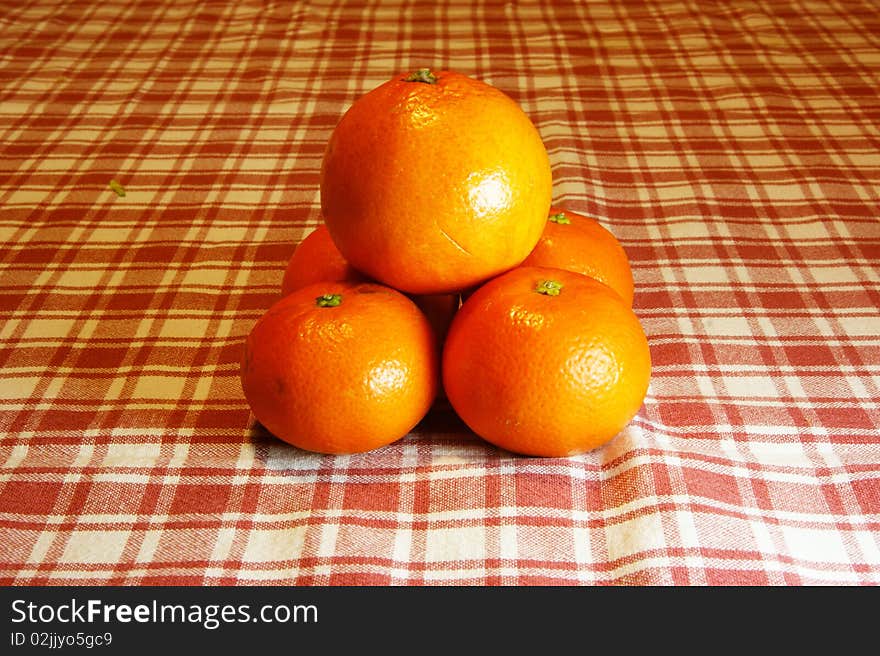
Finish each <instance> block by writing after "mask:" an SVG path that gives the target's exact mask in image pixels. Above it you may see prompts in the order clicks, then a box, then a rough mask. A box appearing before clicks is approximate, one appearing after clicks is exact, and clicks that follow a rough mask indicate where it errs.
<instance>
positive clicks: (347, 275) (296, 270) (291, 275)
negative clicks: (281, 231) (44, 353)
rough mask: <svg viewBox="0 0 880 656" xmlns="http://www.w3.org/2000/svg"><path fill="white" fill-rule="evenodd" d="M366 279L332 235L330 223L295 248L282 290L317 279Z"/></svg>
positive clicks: (304, 284)
mask: <svg viewBox="0 0 880 656" xmlns="http://www.w3.org/2000/svg"><path fill="white" fill-rule="evenodd" d="M334 280H335V281H341V280H349V281H366V277H365V276H364V275H363V274H362V273H360V272H359V271H357V270H356V269H354V268H353V267H352V266H351V265H350V264H349V263H348V262H347V261H346V260H345V258H344V257H342V253H340V252H339V249H338V248H336V244H334V243H333V240H332V239H331V238H330V232H329V231H328V230H327V226H326V225H323V224H321V225H319V226H318V227H317V228H316V229H315V230H313V231H312V232H310V233H309V234H308V236H306V238H305V239H303V240H302V241H301V242H300V243H299V244H298V245H297V247H296V249H294V251H293V255H291V256H290V260H289V261H288V263H287V268H286V269H285V271H284V277H283V278H282V280H281V293H282V294H284V295H285V296H286V295H287V294H289V293H290V292H292V291H294V290H296V289H299V288H300V287H305V286H306V285H311V284H312V283H316V282H329V281H334Z"/></svg>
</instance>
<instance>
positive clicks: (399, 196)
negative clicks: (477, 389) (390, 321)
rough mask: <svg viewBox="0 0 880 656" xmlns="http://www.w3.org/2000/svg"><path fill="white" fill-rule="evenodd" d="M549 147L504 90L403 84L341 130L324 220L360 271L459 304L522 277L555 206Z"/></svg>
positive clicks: (327, 167) (392, 83)
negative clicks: (486, 285) (517, 273)
mask: <svg viewBox="0 0 880 656" xmlns="http://www.w3.org/2000/svg"><path fill="white" fill-rule="evenodd" d="M551 183H552V181H551V171H550V160H549V157H548V155H547V150H546V148H545V147H544V144H543V142H542V140H541V136H540V134H539V133H538V131H537V129H536V128H535V126H534V125H533V123H532V122H531V121H530V120H529V117H528V116H527V115H526V114H525V112H524V111H523V110H522V108H521V107H520V106H519V105H518V104H517V103H516V102H515V101H514V100H513V99H511V98H510V97H509V96H507V95H505V94H504V93H503V92H502V91H500V90H499V89H497V88H495V87H493V86H491V85H489V84H487V83H485V82H482V81H480V80H477V79H474V78H471V77H468V76H466V75H463V74H461V73H457V72H454V71H445V70H441V71H434V72H432V71H430V70H428V69H420V70H419V71H417V72H415V73H412V74H403V75H398V76H395V77H394V78H392V79H391V80H388V81H387V82H385V83H383V84H381V85H379V86H378V87H376V88H374V89H373V90H371V91H369V92H367V93H366V94H364V95H362V96H361V97H359V98H358V99H357V100H355V101H354V103H353V104H352V105H351V106H350V107H349V109H348V110H347V111H346V112H345V114H344V115H343V116H342V118H341V119H340V121H339V123H338V124H337V125H336V127H335V129H334V130H333V132H332V134H331V136H330V139H329V141H328V144H327V147H326V150H325V153H324V158H323V162H322V167H321V182H320V196H321V210H322V213H323V214H324V218H325V222H326V224H327V227H328V229H329V231H330V235H331V236H332V238H333V241H334V242H335V244H336V246H337V247H338V248H339V250H340V252H341V253H342V254H343V256H344V257H345V259H346V260H347V261H348V262H350V263H351V265H352V266H353V267H355V268H356V269H358V270H360V271H362V272H364V273H365V274H367V275H368V276H370V277H371V278H374V279H376V280H377V281H380V282H382V283H385V284H387V285H389V286H391V287H394V288H395V289H398V290H400V291H404V292H409V293H414V294H442V293H450V292H458V291H460V290H462V289H465V288H467V287H471V286H474V285H477V284H479V283H481V282H483V281H485V280H487V279H489V278H491V277H493V276H496V275H498V274H500V273H502V272H504V271H506V270H508V269H511V268H513V267H515V266H517V265H519V264H520V263H521V262H522V261H523V260H524V259H525V258H526V256H528V254H529V253H530V252H531V250H532V249H533V248H534V246H535V244H536V243H537V242H538V238H539V237H540V236H541V231H542V230H543V228H544V223H545V222H546V218H547V211H548V210H549V208H550V200H551Z"/></svg>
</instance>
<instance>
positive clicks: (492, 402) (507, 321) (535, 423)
mask: <svg viewBox="0 0 880 656" xmlns="http://www.w3.org/2000/svg"><path fill="white" fill-rule="evenodd" d="M442 372H443V384H444V387H445V390H446V396H447V398H448V400H449V403H450V404H451V405H452V407H453V409H454V410H455V411H456V413H457V414H458V415H459V416H460V417H461V419H462V420H463V421H464V422H465V423H466V424H467V425H468V426H470V428H471V429H472V430H473V431H474V432H475V433H476V434H477V435H479V436H481V437H482V438H483V439H485V440H487V441H489V442H491V443H493V444H495V445H496V446H498V447H501V448H503V449H507V450H509V451H513V452H515V453H520V454H525V455H532V456H547V457H558V456H568V455H573V454H578V453H583V452H586V451H590V450H592V449H595V448H597V447H599V446H602V445H603V444H605V443H607V442H608V441H610V440H611V439H612V438H613V437H615V436H616V435H617V434H618V433H619V432H620V431H621V430H622V429H623V428H624V427H625V426H626V425H627V424H628V423H629V422H630V421H631V420H632V418H633V417H634V416H635V414H636V413H637V412H638V410H639V408H640V407H641V404H642V401H643V400H644V397H645V394H646V393H647V390H648V383H649V379H650V375H651V357H650V352H649V350H648V342H647V339H646V337H645V333H644V331H643V330H642V327H641V325H640V323H639V321H638V318H637V317H636V315H635V314H634V313H633V311H632V309H631V308H630V307H629V306H628V305H626V304H625V303H624V302H623V300H622V299H621V298H620V296H619V295H618V294H617V293H615V292H614V291H612V290H611V289H610V288H609V287H608V286H606V285H604V284H603V283H601V282H599V281H597V280H595V279H593V278H589V277H587V276H584V275H581V274H578V273H573V272H571V271H565V270H562V269H553V268H549V267H519V268H516V269H514V270H512V271H510V272H508V273H505V274H503V275H501V276H499V277H497V278H495V279H493V280H491V281H489V282H487V283H486V284H485V285H483V286H482V287H480V288H479V289H478V290H477V291H475V292H474V293H473V295H472V296H471V297H470V298H468V300H466V301H465V302H464V304H463V305H462V306H461V308H459V310H458V313H457V314H456V315H455V318H454V319H453V320H452V325H451V326H450V328H449V334H448V336H447V338H446V344H445V347H444V351H443V360H442Z"/></svg>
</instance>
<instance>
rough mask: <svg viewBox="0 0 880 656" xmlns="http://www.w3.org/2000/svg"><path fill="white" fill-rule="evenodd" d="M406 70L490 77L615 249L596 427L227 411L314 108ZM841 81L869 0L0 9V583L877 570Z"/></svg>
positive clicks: (458, 579) (301, 180) (810, 581)
mask: <svg viewBox="0 0 880 656" xmlns="http://www.w3.org/2000/svg"><path fill="white" fill-rule="evenodd" d="M422 66H431V67H436V68H450V69H454V70H458V71H461V72H464V73H466V74H469V75H472V76H475V77H479V78H481V79H484V80H486V81H488V82H490V83H492V84H494V85H495V86H497V87H499V88H501V89H502V90H503V91H505V92H506V93H508V94H509V95H510V96H512V97H513V98H514V99H515V100H517V101H518V102H519V103H520V104H521V106H522V107H523V109H524V110H525V111H526V112H527V113H528V114H529V116H530V117H531V118H532V120H533V121H534V123H535V124H536V126H537V127H538V129H539V131H540V133H541V135H542V137H543V139H544V141H545V144H546V146H547V149H548V151H549V153H550V158H551V162H552V167H553V175H554V199H553V200H554V203H555V204H558V205H562V206H564V207H567V208H569V209H572V210H574V211H579V212H582V213H585V214H588V215H591V216H594V217H596V218H597V219H599V221H601V222H602V224H603V225H605V226H606V227H608V228H609V229H610V230H611V231H612V232H613V233H614V234H615V235H617V237H618V238H619V239H620V241H621V242H622V243H623V245H624V247H625V248H626V250H627V252H628V254H629V256H630V258H631V260H632V264H633V268H634V274H635V278H636V298H635V310H636V312H637V314H638V316H639V318H640V320H641V321H642V323H643V326H644V328H645V331H646V333H647V335H648V338H649V341H650V344H651V350H652V356H653V361H654V367H653V379H652V383H651V387H650V390H649V393H648V396H647V398H646V399H645V402H644V405H643V407H642V409H641V410H640V412H639V413H638V415H637V416H636V417H635V419H634V420H633V421H632V423H631V424H630V425H629V427H628V428H626V429H625V430H624V431H623V432H622V433H621V434H620V435H619V436H618V437H616V438H615V439H614V440H613V441H612V442H611V443H610V444H609V445H607V446H606V447H604V448H602V449H599V450H597V451H594V452H591V453H588V454H586V455H583V456H580V457H572V458H562V459H542V458H523V457H518V456H515V455H512V454H509V453H506V452H502V451H499V450H497V449H495V448H494V447H491V446H489V445H488V444H486V443H485V442H483V441H481V440H480V439H478V438H477V437H475V436H474V435H473V434H472V433H470V432H468V431H467V430H466V429H465V428H464V426H463V425H462V424H461V423H460V421H458V420H457V419H456V417H455V415H454V414H453V413H452V412H450V411H449V409H448V408H443V407H442V406H441V407H440V408H438V409H437V410H435V411H433V412H432V413H431V414H430V415H429V416H428V417H427V418H426V419H425V421H424V422H422V423H421V424H420V425H419V426H418V427H417V428H416V429H415V430H414V431H413V432H412V434H410V435H408V436H407V437H406V438H404V439H402V440H401V441H399V442H397V443H395V444H393V445H391V446H388V447H385V448H382V449H379V450H377V451H374V452H370V453H366V454H362V455H357V456H348V457H331V456H320V455H315V454H310V453H306V452H303V451H299V450H297V449H295V448H293V447H290V446H287V445H286V444H284V443H282V442H280V441H279V440H277V439H275V438H274V437H272V436H271V435H269V434H267V433H266V432H265V431H263V430H262V429H261V428H260V427H259V426H258V425H255V422H254V419H253V417H252V415H251V414H250V412H249V409H248V406H247V404H246V402H245V400H244V397H243V394H242V391H241V388H240V384H239V380H238V361H239V356H240V349H241V346H242V342H243V338H244V336H245V335H246V333H247V332H248V331H249V330H250V328H251V326H252V325H253V323H254V322H255V321H256V319H257V318H258V317H259V316H260V315H261V313H262V312H263V311H264V310H265V309H266V308H267V307H268V306H269V305H270V304H271V303H272V302H273V301H274V300H275V299H277V298H278V296H279V293H280V283H281V277H282V273H283V270H284V267H285V265H286V262H287V259H288V258H289V256H290V254H291V253H292V251H293V249H294V247H295V246H296V244H297V243H298V242H299V241H300V240H301V239H302V238H303V237H304V236H305V235H307V234H308V233H309V232H310V231H311V230H312V229H313V228H314V227H315V226H316V225H317V224H318V222H319V221H320V214H319V209H320V208H319V195H318V182H319V167H320V162H321V156H322V152H323V148H324V144H325V142H326V140H327V138H328V136H329V134H330V131H331V130H332V128H333V127H334V125H335V124H336V122H337V121H338V119H339V118H340V116H341V114H342V113H343V111H344V110H345V109H346V108H347V107H348V106H349V105H350V104H351V102H352V101H353V100H354V99H355V98H357V97H358V96H359V95H360V94H362V93H364V92H365V91H367V90H369V89H371V88H373V87H374V86H376V85H378V84H379V83H381V82H383V81H384V80H386V79H387V78H389V77H391V76H392V75H394V74H397V73H400V72H405V71H408V70H412V69H415V68H418V67H422ZM878 89H880V8H878V5H877V3H876V2H874V1H872V0H830V1H826V0H727V1H717V2H713V1H704V0H669V1H661V0H654V1H648V2H645V1H642V0H639V1H632V2H624V1H622V0H609V1H603V2H598V1H595V2H594V1H590V2H558V3H550V2H534V1H532V2H526V1H524V2H510V1H509V2H501V1H493V2H487V1H482V2H472V1H471V0H453V1H448V2H437V3H435V2H404V1H403V0H399V1H391V2H386V1H381V0H371V1H369V2H366V1H357V2H341V1H335V0H308V1H302V2H294V1H282V0H278V1H276V2H258V1H255V0H248V1H240V2H198V1H197V0H151V1H149V2H138V1H136V0H102V1H101V2H86V1H82V0H58V1H50V0H26V1H25V2H20V3H19V2H11V1H9V0H6V1H5V2H2V4H0V240H2V244H3V245H2V251H0V317H2V324H0V367H2V371H0V582H2V583H4V584H7V585H11V584H14V585H56V584H74V585H80V584H90V585H105V584H114V585H150V584H174V585H190V584H192V585H203V584H204V585H214V584H298V585H337V584H353V585H370V584H388V585H406V584H416V585H448V584H463V585H496V584H500V585H508V584H509V585H530V584H553V585H556V584H559V585H562V584H584V585H588V584H647V585H665V584H673V585H714V584H742V585H750V584H756V585H814V584H835V585H875V584H878V583H880V407H878V406H880V311H878V306H880V267H878V260H880V191H878V190H880V99H878ZM111 181H116V182H117V183H118V184H119V185H121V187H122V189H124V195H119V194H121V193H122V189H119V194H118V193H116V192H115V191H114V190H113V189H111V188H110V187H109V184H110V183H111Z"/></svg>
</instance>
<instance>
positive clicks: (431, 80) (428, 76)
mask: <svg viewBox="0 0 880 656" xmlns="http://www.w3.org/2000/svg"><path fill="white" fill-rule="evenodd" d="M403 80H404V82H422V83H424V84H437V76H436V75H434V74H433V73H432V72H431V69H430V68H420V69H419V70H417V71H416V72H415V73H410V74H409V75H407V76H406V77H405V78H403Z"/></svg>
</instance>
